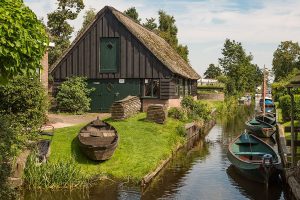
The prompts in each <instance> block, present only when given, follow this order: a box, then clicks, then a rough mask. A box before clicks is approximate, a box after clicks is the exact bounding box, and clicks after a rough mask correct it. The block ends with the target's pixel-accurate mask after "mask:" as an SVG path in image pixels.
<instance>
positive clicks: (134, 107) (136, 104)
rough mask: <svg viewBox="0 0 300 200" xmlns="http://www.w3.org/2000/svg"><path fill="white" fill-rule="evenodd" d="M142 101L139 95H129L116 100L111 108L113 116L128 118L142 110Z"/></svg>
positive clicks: (116, 118)
mask: <svg viewBox="0 0 300 200" xmlns="http://www.w3.org/2000/svg"><path fill="white" fill-rule="evenodd" d="M140 110H141V101H140V99H139V97H137V96H127V97H126V98H124V99H122V100H120V101H115V102H114V103H113V105H112V106H111V108H110V112H111V118H112V119H114V120H122V119H126V118H128V117H130V116H133V115H135V114H137V113H138V112H140Z"/></svg>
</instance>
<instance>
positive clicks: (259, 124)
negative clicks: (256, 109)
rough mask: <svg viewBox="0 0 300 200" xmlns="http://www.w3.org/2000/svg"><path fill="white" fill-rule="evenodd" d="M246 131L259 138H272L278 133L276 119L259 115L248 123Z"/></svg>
mask: <svg viewBox="0 0 300 200" xmlns="http://www.w3.org/2000/svg"><path fill="white" fill-rule="evenodd" d="M245 124H246V129H247V130H248V131H249V132H250V133H252V134H254V135H256V136H258V137H271V136H272V135H273V134H274V133H275V131H276V118H273V117H269V116H266V115H259V116H256V117H254V118H253V119H251V120H249V121H247V122H246V123H245Z"/></svg>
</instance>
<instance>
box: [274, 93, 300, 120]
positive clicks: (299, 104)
mask: <svg viewBox="0 0 300 200" xmlns="http://www.w3.org/2000/svg"><path fill="white" fill-rule="evenodd" d="M294 106H295V110H294V113H295V119H296V120H299V119H300V95H295V105H294ZM279 107H280V108H281V109H282V118H283V120H284V121H289V120H291V116H290V113H291V97H290V96H289V95H285V96H282V97H280V98H279Z"/></svg>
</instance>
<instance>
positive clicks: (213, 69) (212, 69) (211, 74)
mask: <svg viewBox="0 0 300 200" xmlns="http://www.w3.org/2000/svg"><path fill="white" fill-rule="evenodd" d="M221 74H222V70H221V68H220V67H219V66H216V65H214V64H209V66H208V68H207V70H206V71H205V72H204V76H205V78H212V79H215V78H217V77H218V76H220V75H221Z"/></svg>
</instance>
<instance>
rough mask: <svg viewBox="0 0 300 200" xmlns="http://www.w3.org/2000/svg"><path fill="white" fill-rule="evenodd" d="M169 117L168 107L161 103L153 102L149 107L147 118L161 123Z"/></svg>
mask: <svg viewBox="0 0 300 200" xmlns="http://www.w3.org/2000/svg"><path fill="white" fill-rule="evenodd" d="M166 118H167V109H166V107H165V106H164V105H161V104H151V105H149V106H148V109H147V120H149V121H153V122H156V123H159V124H163V123H165V121H166Z"/></svg>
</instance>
